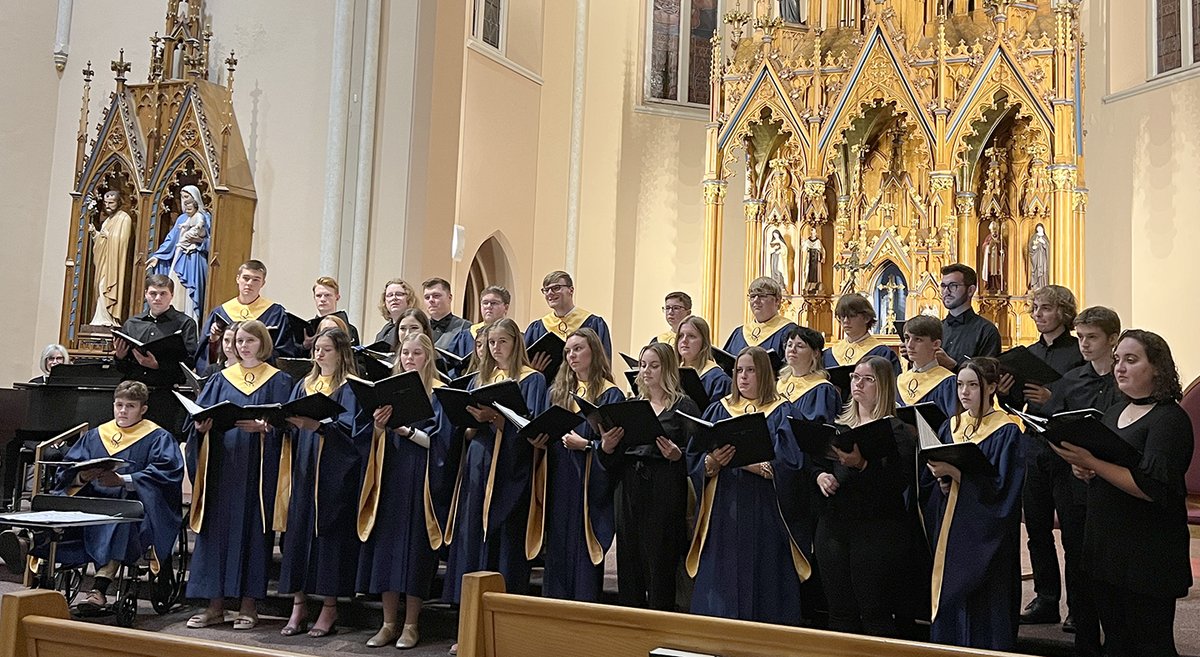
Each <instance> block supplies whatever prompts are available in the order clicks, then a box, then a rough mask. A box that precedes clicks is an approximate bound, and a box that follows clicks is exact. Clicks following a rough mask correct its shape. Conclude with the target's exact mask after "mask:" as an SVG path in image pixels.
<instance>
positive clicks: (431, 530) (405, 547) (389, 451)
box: [358, 333, 453, 648]
mask: <svg viewBox="0 0 1200 657" xmlns="http://www.w3.org/2000/svg"><path fill="white" fill-rule="evenodd" d="M436 359H437V354H436V351H435V350H434V347H433V341H431V340H430V339H429V336H427V335H425V334H423V333H416V334H412V335H408V336H405V337H404V338H402V339H401V342H400V344H399V353H398V354H397V356H396V369H397V370H398V371H401V370H402V371H405V372H411V371H417V372H420V373H421V381H422V382H423V383H424V384H425V392H426V394H428V395H430V402H431V405H432V406H433V417H430V418H428V419H425V420H422V421H420V422H418V423H416V424H414V425H413V426H405V427H399V428H397V429H388V428H387V422H388V420H389V419H390V418H391V416H392V413H393V412H394V410H395V409H393V408H392V407H391V406H383V407H381V408H379V409H377V410H376V411H375V417H374V423H375V429H374V437H373V438H372V443H371V452H370V457H369V460H368V462H367V463H368V464H367V473H366V477H365V478H364V482H363V487H362V493H361V495H360V496H359V500H358V506H359V515H358V532H359V538H361V539H362V540H363V546H362V557H361V559H360V562H359V569H358V589H359V590H360V591H362V592H364V593H368V594H370V595H379V596H381V598H382V600H383V626H382V627H381V628H380V629H379V631H378V632H377V633H376V634H375V636H373V637H371V638H370V639H369V640H368V641H367V645H368V646H371V647H379V646H385V645H387V644H389V643H393V642H395V645H396V647H397V648H412V647H413V646H415V645H417V641H418V640H419V638H420V635H419V633H418V628H417V621H418V620H419V618H420V614H421V602H422V601H423V600H425V599H427V598H429V596H430V593H431V588H432V586H433V576H434V574H435V573H436V572H437V565H438V558H437V550H438V549H439V548H441V547H442V544H443V541H444V540H445V536H446V534H445V530H444V529H443V526H442V524H441V522H440V521H439V517H438V514H437V511H436V509H435V505H434V496H435V494H436V493H437V490H436V486H435V483H434V475H435V474H436V473H438V472H440V471H442V470H443V469H445V467H446V455H447V452H448V450H449V449H450V445H451V438H452V436H453V428H452V427H451V426H450V423H449V421H447V419H446V416H445V414H444V413H443V411H442V406H441V404H440V403H439V402H438V399H437V397H436V396H434V395H433V394H432V392H433V390H434V389H435V388H438V387H441V385H442V382H441V381H440V380H439V379H438V376H437V369H436V368H435V367H434V362H435V361H436ZM401 598H403V600H404V622H403V627H399V617H400V609H401V606H400V602H401Z"/></svg>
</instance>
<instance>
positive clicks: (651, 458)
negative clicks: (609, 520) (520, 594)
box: [600, 342, 701, 611]
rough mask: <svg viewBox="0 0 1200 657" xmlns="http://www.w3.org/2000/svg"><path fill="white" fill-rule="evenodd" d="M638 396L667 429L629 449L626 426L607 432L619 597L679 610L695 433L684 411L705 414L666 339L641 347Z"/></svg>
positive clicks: (604, 451)
mask: <svg viewBox="0 0 1200 657" xmlns="http://www.w3.org/2000/svg"><path fill="white" fill-rule="evenodd" d="M639 361H640V362H639V368H638V383H637V384H638V398H639V399H645V400H648V401H649V402H650V406H651V407H652V408H653V409H654V412H655V413H656V414H657V415H658V422H659V424H661V425H662V428H663V431H665V432H666V435H663V436H659V437H658V438H657V440H656V442H655V444H653V445H635V446H630V447H626V446H624V445H623V444H622V440H621V438H622V437H623V435H624V432H621V433H614V434H609V435H607V436H602V437H601V441H600V463H601V464H602V465H603V466H604V469H605V470H606V471H607V472H608V476H609V478H610V479H611V480H612V481H614V482H617V487H616V525H617V539H616V540H617V599H618V600H619V601H620V603H621V604H623V605H626V606H629V607H642V608H650V609H658V610H660V611H675V588H676V586H675V576H676V573H677V571H678V569H679V562H680V560H681V559H683V555H684V553H685V552H686V551H687V545H688V542H687V541H688V537H687V503H688V486H689V483H688V476H687V461H686V460H685V459H684V458H683V456H684V450H685V449H686V448H687V444H688V439H689V431H688V426H687V424H685V423H684V421H683V419H682V418H681V417H679V415H678V413H686V414H688V415H690V416H692V417H699V416H700V413H701V411H700V409H699V408H698V407H697V406H696V402H694V401H692V399H691V398H690V397H688V396H687V395H685V394H683V390H682V388H680V386H679V358H678V357H677V356H676V355H675V351H674V349H672V347H671V346H670V345H668V344H667V343H665V342H655V343H651V344H650V345H647V346H646V347H643V348H642V353H641V356H640V359H639Z"/></svg>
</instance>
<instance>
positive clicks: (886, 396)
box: [837, 356, 896, 427]
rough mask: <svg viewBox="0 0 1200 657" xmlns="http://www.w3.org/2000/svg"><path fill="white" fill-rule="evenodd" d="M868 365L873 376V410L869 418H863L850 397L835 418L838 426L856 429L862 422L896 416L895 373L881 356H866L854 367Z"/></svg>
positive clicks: (855, 402)
mask: <svg viewBox="0 0 1200 657" xmlns="http://www.w3.org/2000/svg"><path fill="white" fill-rule="evenodd" d="M864 364H865V365H868V366H869V367H870V368H871V373H872V374H874V375H875V408H873V409H871V416H870V417H866V418H864V417H863V415H862V413H861V412H860V410H861V409H859V407H858V402H857V401H855V400H854V397H851V398H850V400H849V401H847V402H846V405H845V406H844V407H843V408H842V414H841V415H839V416H838V417H837V422H838V424H844V425H846V426H849V427H857V426H858V425H860V424H862V423H863V422H864V421H866V422H870V421H872V420H878V419H879V418H884V417H888V416H889V415H895V414H896V373H895V372H894V371H892V363H891V361H889V360H888V359H886V358H884V357H883V356H867V357H865V358H863V359H862V360H860V361H858V364H857V365H855V367H856V368H857V367H858V365H864Z"/></svg>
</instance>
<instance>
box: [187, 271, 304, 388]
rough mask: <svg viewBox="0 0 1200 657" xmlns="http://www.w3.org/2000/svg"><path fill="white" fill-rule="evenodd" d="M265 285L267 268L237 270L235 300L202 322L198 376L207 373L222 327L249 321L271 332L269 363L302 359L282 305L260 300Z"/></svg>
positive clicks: (214, 310)
mask: <svg viewBox="0 0 1200 657" xmlns="http://www.w3.org/2000/svg"><path fill="white" fill-rule="evenodd" d="M266 284H267V266H266V265H264V264H263V263H262V262H260V261H258V260H247V261H246V262H243V263H242V266H240V267H238V273H237V287H238V294H237V296H236V297H234V298H232V299H230V300H229V301H226V302H225V303H223V304H221V305H219V306H217V307H216V308H213V310H212V312H210V313H209V314H208V319H206V320H204V329H203V330H202V331H200V335H201V336H202V337H201V340H200V348H199V349H198V350H197V352H196V371H197V372H203V371H205V370H206V369H208V364H209V363H210V362H211V361H212V360H213V358H214V357H215V356H216V353H217V351H218V350H219V349H220V348H221V333H222V331H223V326H229V325H230V324H232V323H234V322H246V321H250V320H252V319H257V320H258V321H260V322H262V323H263V324H265V325H266V326H267V328H268V329H270V331H271V339H272V341H273V342H274V344H275V353H274V354H272V359H274V357H276V356H285V357H289V358H296V357H300V356H301V355H302V354H301V351H302V350H303V345H300V344H297V343H296V341H295V339H294V338H293V337H292V331H291V329H290V327H289V326H288V316H287V311H286V310H284V308H283V306H282V305H280V304H278V303H275V302H274V301H271V300H270V299H268V298H266V297H264V296H262V289H263V286H264V285H266ZM272 362H274V360H272Z"/></svg>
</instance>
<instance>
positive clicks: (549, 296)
mask: <svg viewBox="0 0 1200 657" xmlns="http://www.w3.org/2000/svg"><path fill="white" fill-rule="evenodd" d="M542 296H544V297H546V305H547V306H550V312H549V313H547V314H546V316H545V317H543V318H541V319H539V320H537V321H535V322H533V323H532V324H530V325H529V326H528V327H526V328H525V346H526V347H528V346H530V345H532V344H533V343H534V342H537V339H538V338H540V337H542V336H543V335H546V334H547V333H553V334H555V335H557V336H558V337H560V338H562V339H563V340H566V339H567V336H568V335H570V334H572V333H574V332H575V331H576V330H578V329H580V328H590V329H592V330H593V331H595V332H596V335H598V336H600V343H601V344H603V345H604V353H605V354H607V355H608V357H609V358H610V359H611V358H612V338H611V337H610V334H609V332H608V323H607V322H605V321H604V318H603V317H601V316H599V315H593V314H592V313H590V312H588V311H586V310H584V309H583V308H580V307H579V306H576V305H575V281H574V280H572V279H571V275H570V274H568V273H567V272H565V271H552V272H550V273H549V274H546V277H545V278H543V279H542ZM543 358H544V357H543ZM543 358H539V359H538V360H537V362H534V363H533V364H532V365H533V368H534V369H536V370H538V371H539V372H540V371H542V370H543V369H545V368H546V365H547V363H548V361H545V360H543Z"/></svg>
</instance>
